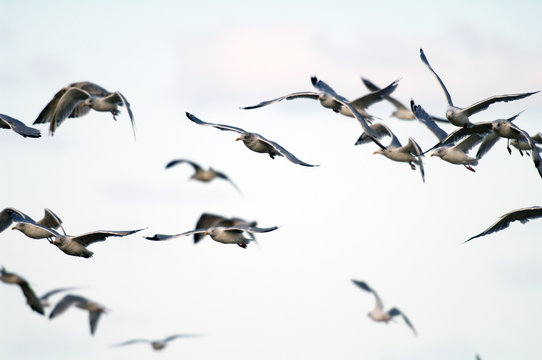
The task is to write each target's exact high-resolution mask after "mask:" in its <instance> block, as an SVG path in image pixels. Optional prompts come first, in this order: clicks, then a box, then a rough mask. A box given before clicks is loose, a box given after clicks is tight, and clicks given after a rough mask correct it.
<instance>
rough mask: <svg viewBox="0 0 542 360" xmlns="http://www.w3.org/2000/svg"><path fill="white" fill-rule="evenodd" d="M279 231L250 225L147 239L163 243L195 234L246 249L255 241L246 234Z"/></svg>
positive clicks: (219, 227) (212, 228)
mask: <svg viewBox="0 0 542 360" xmlns="http://www.w3.org/2000/svg"><path fill="white" fill-rule="evenodd" d="M276 229H278V227H277V226H273V227H268V228H259V227H256V226H249V225H243V224H239V225H235V226H214V227H209V228H203V229H196V230H190V231H186V232H183V233H181V234H175V235H164V234H155V235H154V236H153V237H145V239H147V240H153V241H162V240H171V239H175V238H178V237H181V236H189V235H193V234H198V233H201V234H204V236H205V235H209V236H211V238H212V239H213V240H215V241H218V242H220V243H223V244H237V245H239V246H240V247H242V248H244V249H246V247H247V245H248V244H249V243H250V242H251V241H253V238H246V237H244V236H243V233H244V232H247V233H262V232H269V231H273V230H276Z"/></svg>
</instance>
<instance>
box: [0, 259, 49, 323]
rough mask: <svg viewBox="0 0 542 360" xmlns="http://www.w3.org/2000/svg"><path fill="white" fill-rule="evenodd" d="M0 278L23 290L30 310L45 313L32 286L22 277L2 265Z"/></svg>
mask: <svg viewBox="0 0 542 360" xmlns="http://www.w3.org/2000/svg"><path fill="white" fill-rule="evenodd" d="M0 280H1V281H2V282H4V283H6V284H16V285H19V287H20V288H21V290H22V291H23V295H24V297H25V298H26V302H27V303H28V305H30V307H31V308H32V310H34V311H36V312H38V313H40V314H42V315H44V314H45V312H44V311H43V305H42V303H41V301H40V299H39V298H38V297H37V296H36V294H35V293H34V290H32V288H31V287H30V285H29V284H28V282H27V281H26V280H25V279H24V278H22V277H21V276H19V275H17V274H14V273H10V272H7V271H6V269H5V268H4V267H2V269H0Z"/></svg>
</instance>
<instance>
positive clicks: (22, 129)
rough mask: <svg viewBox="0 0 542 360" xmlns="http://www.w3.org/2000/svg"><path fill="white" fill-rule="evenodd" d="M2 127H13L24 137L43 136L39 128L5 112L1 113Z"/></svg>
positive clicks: (0, 124)
mask: <svg viewBox="0 0 542 360" xmlns="http://www.w3.org/2000/svg"><path fill="white" fill-rule="evenodd" d="M0 128H3V129H11V130H13V131H15V132H16V133H17V134H19V135H22V136H23V137H32V138H38V137H40V136H41V133H40V131H39V130H38V129H34V128H32V127H29V126H26V125H25V124H24V123H23V122H22V121H20V120H17V119H14V118H12V117H11V116H8V115H5V114H0Z"/></svg>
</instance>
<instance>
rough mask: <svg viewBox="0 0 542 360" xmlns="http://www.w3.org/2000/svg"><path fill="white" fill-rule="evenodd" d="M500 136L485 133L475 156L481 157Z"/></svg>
mask: <svg viewBox="0 0 542 360" xmlns="http://www.w3.org/2000/svg"><path fill="white" fill-rule="evenodd" d="M500 138H501V137H500V136H499V135H497V134H495V133H492V134H489V135H487V136H486V137H485V138H484V141H482V143H481V144H480V147H479V148H478V151H477V152H476V158H477V159H481V158H482V156H484V155H485V154H487V152H488V151H489V150H491V148H492V147H493V146H494V145H495V144H496V143H497V141H499V140H500Z"/></svg>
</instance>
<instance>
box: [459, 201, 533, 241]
mask: <svg viewBox="0 0 542 360" xmlns="http://www.w3.org/2000/svg"><path fill="white" fill-rule="evenodd" d="M540 217H542V207H540V206H531V207H528V208H523V209H517V210H512V211H510V212H507V213H506V214H504V215H502V216H501V217H500V218H499V220H497V221H496V222H495V223H494V224H493V225H491V226H490V227H488V228H487V229H486V230H484V231H482V232H481V233H480V234H478V235H475V236H473V237H471V238H469V239H468V240H467V241H470V240H472V239H475V238H477V237H480V236H484V235H488V234H491V233H494V232H497V231H501V230H504V229H506V228H507V227H508V226H510V223H511V222H513V221H516V220H518V221H519V222H521V223H522V224H525V223H526V222H528V221H529V220H532V219H538V218H540ZM467 241H465V242H467Z"/></svg>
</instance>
